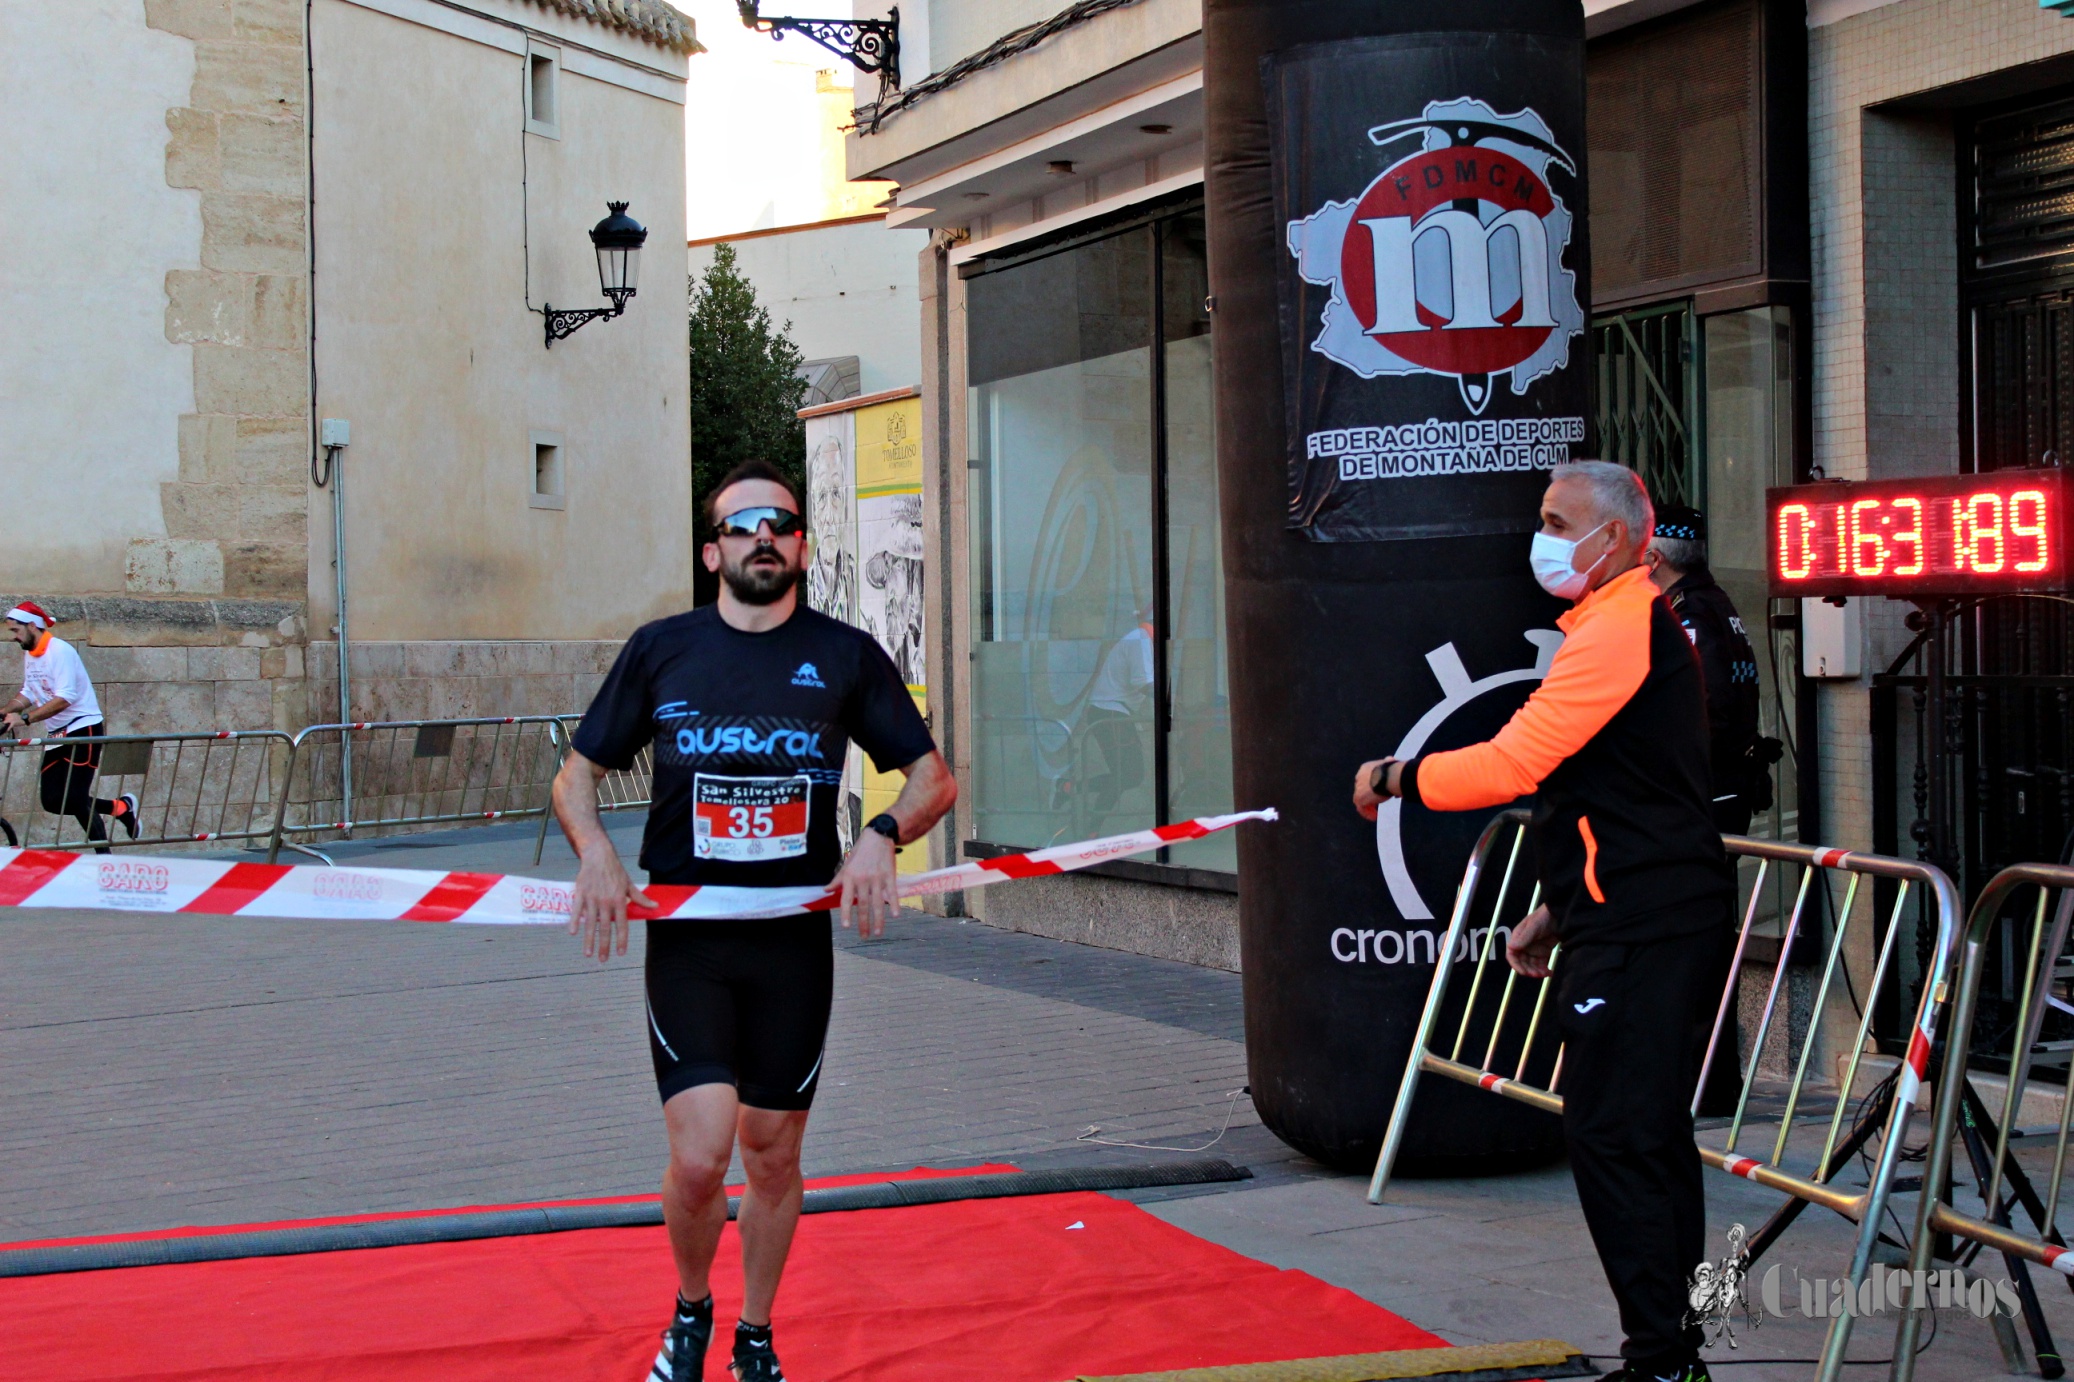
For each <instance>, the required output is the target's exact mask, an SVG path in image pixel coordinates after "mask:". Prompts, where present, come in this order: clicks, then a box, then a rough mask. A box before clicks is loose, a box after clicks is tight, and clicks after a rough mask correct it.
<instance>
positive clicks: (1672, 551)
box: [1649, 536, 1707, 571]
mask: <svg viewBox="0 0 2074 1382" xmlns="http://www.w3.org/2000/svg"><path fill="white" fill-rule="evenodd" d="M1649 547H1650V550H1651V551H1653V552H1655V553H1656V554H1657V555H1658V556H1660V557H1662V558H1663V559H1664V565H1666V566H1669V567H1673V568H1675V569H1677V570H1679V571H1696V570H1698V569H1699V568H1700V567H1702V566H1705V565H1706V564H1707V544H1706V543H1705V542H1702V541H1700V540H1699V539H1697V538H1689V537H1662V536H1658V537H1655V538H1652V539H1650V542H1649Z"/></svg>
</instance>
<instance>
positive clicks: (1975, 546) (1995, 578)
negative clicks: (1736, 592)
mask: <svg viewBox="0 0 2074 1382" xmlns="http://www.w3.org/2000/svg"><path fill="white" fill-rule="evenodd" d="M1765 509H1766V512H1767V516H1768V517H1769V519H1770V522H1769V523H1768V525H1767V527H1768V528H1769V531H1770V537H1771V549H1772V550H1771V591H1772V594H1774V595H1897V596H1904V597H1906V596H1911V595H1971V594H1989V593H1993V592H1996V591H2042V590H2056V589H2058V588H2059V587H2060V586H2062V585H2064V584H2065V580H2066V559H2065V557H2064V555H2063V553H2062V549H2063V546H2064V543H2063V538H2064V536H2065V529H2064V514H2065V509H2066V505H2065V497H2064V490H2063V487H2062V483H2061V472H2059V471H2057V470H2011V471H2002V472H1999V473H1990V474H1985V475H1949V476H1937V477H1934V478H1926V479H1921V480H1903V481H1875V482H1872V483H1869V484H1849V483H1845V484H1818V485H1794V486H1792V487H1790V488H1786V489H1774V490H1769V491H1767V492H1766V494H1765Z"/></svg>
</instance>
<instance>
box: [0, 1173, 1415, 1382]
mask: <svg viewBox="0 0 2074 1382" xmlns="http://www.w3.org/2000/svg"><path fill="white" fill-rule="evenodd" d="M865 1179H882V1177H869V1178H865ZM1075 1224H1079V1225H1082V1227H1071V1226H1072V1225H1075ZM739 1260H740V1259H739V1255H738V1249H737V1246H736V1242H735V1238H734V1230H733V1228H732V1226H730V1227H729V1230H728V1236H727V1239H726V1241H725V1243H724V1244H723V1246H722V1249H721V1256H720V1263H719V1266H718V1267H717V1268H716V1272H715V1282H714V1294H715V1296H716V1297H717V1301H718V1307H719V1318H720V1319H721V1320H722V1321H723V1329H722V1331H721V1335H722V1340H724V1339H725V1338H726V1337H727V1336H726V1331H725V1324H726V1322H731V1321H732V1320H733V1318H734V1311H735V1309H736V1308H737V1307H738V1306H739V1304H740V1300H741V1295H740V1277H739V1272H738V1270H737V1268H738V1263H739ZM673 1289H674V1277H673V1273H672V1271H671V1268H670V1257H669V1250H668V1246H667V1243H666V1242H665V1240H664V1237H663V1231H662V1230H661V1229H660V1228H653V1229H598V1230H591V1231H585V1232H578V1233H560V1234H546V1235H540V1236H536V1237H526V1238H506V1239H491V1240H485V1241H480V1242H471V1243H445V1244H432V1245H426V1246H422V1247H408V1248H384V1249H379V1250H373V1251H360V1252H334V1253H320V1254H314V1255H310V1256H305V1257H285V1258H261V1259H246V1260H243V1261H236V1262H216V1263H203V1264H196V1265H193V1266H178V1267H145V1268H134V1269H124V1270H118V1271H103V1272H79V1273H72V1274H67V1275H63V1276H51V1277H31V1278H21V1279H15V1280H4V1281H0V1320H4V1321H5V1323H4V1325H0V1377H5V1378H7V1379H10V1382H46V1379H51V1380H54V1379H66V1380H67V1382H71V1380H72V1379H85V1378H96V1379H118V1378H137V1379H142V1378H170V1379H184V1380H188V1382H199V1380H200V1379H209V1380H210V1382H260V1379H277V1378H291V1377H292V1378H295V1379H298V1382H315V1380H317V1379H322V1380H323V1382H376V1380H377V1379H380V1382H463V1380H464V1379H481V1382H508V1380H509V1379H540V1380H541V1382H549V1379H553V1380H554V1382H576V1380H577V1379H611V1380H612V1382H637V1379H640V1378H643V1377H645V1376H646V1370H647V1366H648V1363H649V1361H650V1360H651V1359H652V1358H653V1357H654V1356H655V1350H656V1345H657V1342H658V1338H657V1336H658V1334H659V1333H660V1331H661V1328H662V1325H663V1324H664V1322H665V1317H666V1315H667V1314H668V1311H669V1305H670V1300H671V1295H672V1291H673ZM777 1326H778V1343H779V1348H780V1351H781V1356H782V1357H783V1358H784V1360H785V1367H786V1371H787V1373H788V1374H789V1375H790V1376H792V1377H793V1378H794V1379H796V1382H838V1380H839V1379H845V1380H846V1379H897V1382H954V1380H955V1382H972V1380H973V1379H985V1382H1061V1380H1062V1379H1066V1378H1071V1377H1074V1376H1076V1375H1078V1374H1081V1373H1090V1372H1092V1373H1116V1372H1137V1371H1150V1370H1153V1369H1159V1368H1178V1367H1200V1366H1208V1365H1211V1364H1217V1363H1249V1362H1265V1361H1270V1360H1274V1359H1281V1358H1292V1357H1306V1356H1318V1355H1323V1354H1333V1353H1357V1352H1367V1351H1377V1350H1384V1349H1399V1348H1429V1347H1433V1346H1436V1345H1438V1344H1440V1343H1441V1342H1443V1341H1442V1340H1440V1339H1438V1338H1436V1337H1435V1336H1433V1335H1431V1334H1428V1333H1426V1332H1424V1331H1423V1330H1420V1329H1418V1328H1415V1327H1414V1326H1412V1325H1411V1324H1409V1323H1407V1322H1405V1321H1404V1320H1402V1319H1399V1318H1398V1317H1397V1316H1395V1315H1392V1314H1390V1313H1389V1312H1388V1311H1386V1310H1383V1309H1381V1308H1380V1307H1378V1306H1375V1305H1371V1304H1369V1303H1368V1302H1366V1301H1364V1300H1362V1299H1360V1298H1359V1297H1358V1296H1355V1295H1353V1294H1352V1293H1351V1292H1347V1291H1342V1290H1340V1289H1338V1288H1336V1287H1332V1286H1327V1285H1326V1284H1324V1283H1323V1282H1321V1281H1318V1280H1317V1279H1316V1278H1314V1277H1310V1276H1307V1275H1305V1274H1303V1273H1302V1272H1293V1271H1279V1270H1277V1269H1275V1268H1273V1267H1269V1266H1266V1265H1264V1264H1262V1263H1259V1262H1255V1261H1253V1260H1251V1259H1249V1258H1245V1257H1241V1256H1239V1255H1238V1254H1236V1253H1233V1252H1229V1251H1227V1250H1225V1249H1223V1248H1220V1247H1216V1246H1214V1245H1212V1244H1210V1243H1206V1242H1204V1241H1202V1240H1201V1239H1198V1238H1196V1237H1193V1236H1192V1235H1190V1234H1187V1233H1184V1232H1182V1231H1181V1230H1179V1229H1176V1228H1172V1227H1170V1226H1168V1225H1167V1224H1164V1223H1162V1222H1161V1221H1159V1220H1158V1219H1155V1218H1153V1217H1152V1216H1151V1215H1150V1214H1147V1213H1145V1212H1144V1211H1142V1210H1140V1209H1138V1208H1136V1207H1135V1206H1133V1205H1129V1204H1125V1203H1123V1202H1121V1201H1118V1200H1113V1199H1110V1198H1109V1197H1107V1196H1104V1195H1096V1194H1071V1195H1054V1196H1044V1197H1037V1198H1029V1199H1007V1200H975V1201H966V1202H963V1203H958V1204H945V1205H929V1206H923V1207H918V1208H912V1209H891V1210H866V1211H860V1212H856V1213H843V1214H817V1215H810V1216H808V1217H806V1218H804V1219H802V1220H801V1221H800V1228H799V1237H798V1240H797V1243H796V1246H795V1247H794V1249H793V1254H792V1263H791V1266H790V1268H789V1269H788V1271H787V1273H786V1278H785V1286H784V1290H783V1292H782V1293H781V1294H780V1296H779V1300H778V1312H777ZM715 1352H716V1356H715V1357H714V1358H712V1359H709V1360H708V1368H707V1377H708V1379H713V1380H716V1382H718V1380H722V1379H725V1378H726V1375H727V1374H726V1372H725V1368H724V1363H725V1361H726V1360H725V1350H724V1348H722V1349H716V1351H715Z"/></svg>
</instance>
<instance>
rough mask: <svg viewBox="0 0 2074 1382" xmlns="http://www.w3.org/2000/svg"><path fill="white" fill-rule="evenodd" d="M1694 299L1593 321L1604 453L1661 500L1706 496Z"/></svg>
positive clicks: (1693, 500) (1698, 501) (1694, 500)
mask: <svg viewBox="0 0 2074 1382" xmlns="http://www.w3.org/2000/svg"><path fill="white" fill-rule="evenodd" d="M1696 336H1697V331H1696V323H1695V322H1694V319H1693V315H1692V307H1691V305H1690V304H1688V303H1683V302H1680V303H1673V304H1671V305H1669V306H1663V307H1645V308H1641V309H1638V310H1636V311H1633V312H1621V313H1617V314H1615V315H1613V316H1608V317H1600V318H1598V319H1597V320H1595V321H1594V322H1593V323H1592V366H1593V369H1592V387H1593V392H1594V408H1595V409H1596V411H1597V414H1598V424H1599V455H1600V457H1601V458H1602V459H1604V460H1608V461H1617V462H1619V463H1620V464H1621V465H1624V466H1627V467H1628V468H1629V469H1631V470H1635V471H1638V472H1640V474H1641V476H1642V479H1643V481H1644V482H1645V483H1646V484H1647V485H1648V486H1649V494H1650V497H1651V498H1652V499H1654V500H1655V501H1656V502H1657V503H1659V504H1690V505H1692V506H1693V507H1695V508H1698V507H1701V506H1702V505H1703V504H1704V503H1705V501H1706V495H1705V487H1704V485H1703V483H1702V479H1701V475H1702V472H1701V469H1700V456H1701V452H1700V445H1699V364H1698V361H1699V351H1698V349H1697V346H1696V339H1695V338H1696Z"/></svg>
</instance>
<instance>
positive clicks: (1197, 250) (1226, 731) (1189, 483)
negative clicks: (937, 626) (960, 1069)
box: [1158, 214, 1239, 872]
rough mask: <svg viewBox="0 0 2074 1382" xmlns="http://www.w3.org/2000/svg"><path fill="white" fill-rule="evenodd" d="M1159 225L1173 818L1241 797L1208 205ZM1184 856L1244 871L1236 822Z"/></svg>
mask: <svg viewBox="0 0 2074 1382" xmlns="http://www.w3.org/2000/svg"><path fill="white" fill-rule="evenodd" d="M1158 229H1159V244H1160V260H1159V262H1160V280H1161V290H1162V291H1161V294H1160V300H1161V303H1162V306H1163V310H1162V312H1161V326H1162V331H1161V334H1162V335H1163V336H1164V337H1165V358H1164V363H1165V374H1164V382H1165V385H1166V392H1165V398H1164V400H1163V402H1164V407H1163V408H1162V409H1161V411H1162V413H1163V414H1164V423H1165V439H1166V457H1165V459H1166V496H1167V505H1166V507H1167V526H1166V532H1167V543H1166V546H1167V562H1166V565H1167V573H1168V575H1167V591H1168V594H1167V600H1168V615H1169V619H1168V621H1167V650H1168V651H1167V667H1168V680H1169V685H1170V687H1171V690H1170V692H1169V704H1171V705H1172V706H1173V708H1174V709H1173V718H1172V724H1171V726H1170V728H1169V731H1168V735H1167V746H1168V762H1169V768H1168V786H1167V819H1169V820H1187V819H1188V818H1189V817H1191V816H1210V815H1217V814H1219V813H1222V812H1226V811H1230V810H1231V809H1232V794H1231V793H1232V788H1231V693H1230V689H1229V685H1228V680H1227V677H1226V669H1225V660H1224V557H1223V551H1224V548H1223V539H1222V537H1221V535H1220V530H1219V527H1218V517H1217V438H1216V432H1215V429H1214V427H1213V425H1212V424H1213V422H1214V420H1215V418H1216V411H1217V410H1216V404H1215V399H1214V396H1213V393H1212V381H1211V377H1210V313H1209V309H1208V305H1207V300H1208V298H1209V293H1210V266H1209V257H1208V255H1207V253H1206V252H1205V247H1204V243H1203V218H1202V216H1201V215H1200V214H1196V215H1193V216H1184V217H1180V218H1177V219H1175V220H1172V221H1167V222H1164V223H1163V224H1161V225H1160V227H1159V228H1158ZM1170 853H1171V856H1172V860H1173V862H1175V863H1177V864H1194V865H1196V866H1198V867H1201V868H1213V869H1223V870H1226V871H1228V872H1229V871H1236V870H1237V868H1238V866H1239V864H1238V842H1237V840H1236V839H1235V837H1234V836H1233V835H1231V834H1230V833H1229V832H1226V833H1225V834H1222V835H1213V836H1211V837H1210V838H1209V839H1207V840H1197V841H1195V842H1194V843H1192V844H1186V845H1180V846H1177V847H1176V848H1174V849H1173V850H1172V851H1170Z"/></svg>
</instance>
